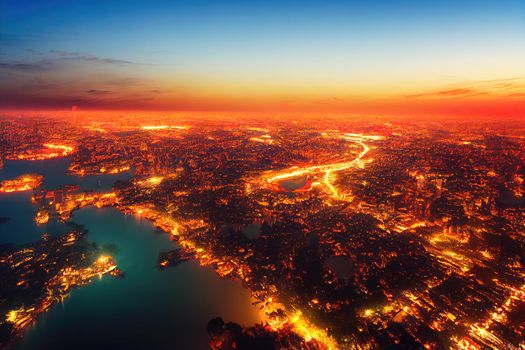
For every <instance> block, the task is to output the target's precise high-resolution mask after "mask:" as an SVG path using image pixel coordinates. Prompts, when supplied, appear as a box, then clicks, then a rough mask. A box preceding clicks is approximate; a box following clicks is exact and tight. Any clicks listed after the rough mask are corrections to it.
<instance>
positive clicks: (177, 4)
mask: <svg viewBox="0 0 525 350" xmlns="http://www.w3.org/2000/svg"><path fill="white" fill-rule="evenodd" d="M524 100H525V1H523V0H493V1H484V0H477V1H461V0H457V1H438V0H426V1H415V0H414V1H391V0H381V1H372V0H370V1H365V0H362V1H350V0H347V1H271V0H267V1H200V0H195V1H134V0H126V1H118V0H113V1H96V0H91V1H72V0H70V1H58V0H57V1H45V0H33V1H24V0H0V107H2V108H4V109H61V108H62V109H64V108H71V106H73V105H77V106H78V107H79V108H80V109H131V110H133V109H135V110H136V109H140V110H150V109H151V110H193V111H258V112H271V113H288V112H311V113H321V112H328V113H342V114H359V113H374V114H388V113H391V114H418V113H423V114H457V115H502V116H503V115H513V116H516V115H519V114H521V115H523V116H525V102H524Z"/></svg>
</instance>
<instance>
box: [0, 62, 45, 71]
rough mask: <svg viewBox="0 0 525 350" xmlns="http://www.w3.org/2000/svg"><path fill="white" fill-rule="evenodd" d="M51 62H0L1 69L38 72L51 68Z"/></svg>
mask: <svg viewBox="0 0 525 350" xmlns="http://www.w3.org/2000/svg"><path fill="white" fill-rule="evenodd" d="M50 66H51V64H50V63H49V62H46V61H39V62H22V61H11V62H0V69H2V70H6V71H23V72H38V71H43V70H46V69H48V68H50Z"/></svg>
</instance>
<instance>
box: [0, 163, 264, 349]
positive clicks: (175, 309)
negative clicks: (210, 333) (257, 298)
mask: <svg viewBox="0 0 525 350" xmlns="http://www.w3.org/2000/svg"><path fill="white" fill-rule="evenodd" d="M0 173H1V171H0ZM51 175H52V174H51ZM10 196H11V195H10ZM10 196H7V197H5V196H4V197H0V216H7V217H11V220H10V221H9V222H7V223H1V224H0V237H4V238H3V239H2V240H3V241H4V242H5V241H6V237H16V236H17V235H18V236H23V237H24V240H25V239H28V240H31V239H30V238H31V237H32V236H33V235H34V236H33V237H32V238H33V240H34V239H38V237H39V236H40V235H41V233H42V231H44V230H46V229H47V230H52V229H53V228H52V227H51V228H38V227H36V226H35V227H34V228H31V225H30V224H29V223H28V222H29V221H32V211H31V210H30V209H31V208H30V205H31V203H30V202H29V201H30V194H16V195H15V198H13V197H10ZM2 203H4V204H6V203H11V204H12V205H11V206H9V205H4V206H1V204H2ZM27 203H29V207H27ZM28 213H29V216H28ZM72 219H73V221H74V222H76V223H78V224H82V225H84V226H85V227H86V228H87V229H88V230H89V233H88V239H89V240H90V241H93V242H96V243H98V244H100V245H101V246H105V245H108V244H111V245H116V246H117V249H116V252H112V256H113V257H114V258H115V260H116V262H117V264H118V266H119V268H120V269H121V270H123V271H124V273H125V277H124V278H113V277H109V276H108V277H104V278H102V279H100V280H96V281H94V282H93V283H91V284H89V285H87V286H84V287H81V288H78V289H75V290H73V291H72V293H71V296H70V297H69V298H67V299H66V300H65V301H64V302H63V303H62V304H60V305H56V306H55V307H53V308H52V309H51V310H50V311H49V312H48V313H46V314H44V315H42V316H41V317H40V318H39V319H38V320H37V322H36V323H35V324H34V325H33V326H31V327H30V328H29V329H28V330H27V332H26V334H25V336H24V337H23V338H22V339H21V340H20V341H19V342H18V344H16V345H15V347H14V349H16V350H33V349H44V350H46V349H49V350H51V349H53V350H61V349H64V350H65V349H95V348H96V349H180V350H186V349H187V350H200V349H207V340H208V338H207V334H206V324H207V322H208V321H209V320H210V319H211V318H213V317H217V316H221V317H223V318H224V319H226V320H230V321H235V322H238V323H240V324H244V325H251V324H253V323H255V322H258V321H259V320H260V319H259V313H258V310H257V309H256V308H255V307H254V306H253V305H252V304H251V299H250V296H249V293H248V291H247V290H245V289H244V288H243V287H242V285H241V284H240V283H238V282H234V281H230V280H225V279H221V278H220V277H219V276H218V275H217V274H216V273H215V272H214V271H213V270H211V269H210V268H203V267H201V266H199V265H198V264H197V263H196V262H195V261H189V262H186V263H183V264H181V265H179V266H177V267H173V268H169V269H166V270H163V271H160V270H158V269H157V267H156V262H157V258H158V253H159V252H162V251H167V250H170V249H173V248H175V247H176V244H175V243H174V242H172V241H170V239H169V237H168V235H166V234H162V233H159V232H157V231H155V229H154V227H153V225H152V224H151V223H149V222H147V221H144V220H143V219H140V218H138V217H134V216H126V215H124V214H122V213H121V212H119V211H118V210H116V209H114V208H102V209H97V208H94V207H88V208H84V209H81V210H79V211H77V212H75V213H74V214H73V218H72ZM6 225H10V226H6ZM17 225H20V226H17ZM6 227H9V229H10V230H13V229H14V230H15V231H16V232H15V233H13V232H10V233H9V234H6ZM17 227H18V229H17ZM26 229H27V230H29V231H31V230H32V229H34V232H33V231H31V232H33V233H29V234H22V232H25V230H26ZM20 241H23V239H20Z"/></svg>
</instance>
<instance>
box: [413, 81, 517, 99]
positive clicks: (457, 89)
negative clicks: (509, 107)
mask: <svg viewBox="0 0 525 350" xmlns="http://www.w3.org/2000/svg"><path fill="white" fill-rule="evenodd" d="M523 93H525V78H521V77H517V78H509V79H493V80H479V81H466V82H460V83H457V84H454V85H453V86H449V87H447V88H444V89H439V90H434V91H425V92H421V93H417V94H411V95H406V96H405V97H409V98H469V97H477V96H500V97H502V96H503V97H518V96H520V95H522V94H523Z"/></svg>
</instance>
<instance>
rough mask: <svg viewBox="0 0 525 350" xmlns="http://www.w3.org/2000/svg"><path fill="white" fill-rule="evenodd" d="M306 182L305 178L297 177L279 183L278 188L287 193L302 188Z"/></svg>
mask: <svg viewBox="0 0 525 350" xmlns="http://www.w3.org/2000/svg"><path fill="white" fill-rule="evenodd" d="M307 181H308V179H307V177H306V176H299V177H294V178H291V179H286V180H283V181H281V182H279V186H280V187H281V188H284V189H285V190H287V191H295V190H297V189H299V188H301V187H304V186H305V185H306V182H307Z"/></svg>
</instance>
